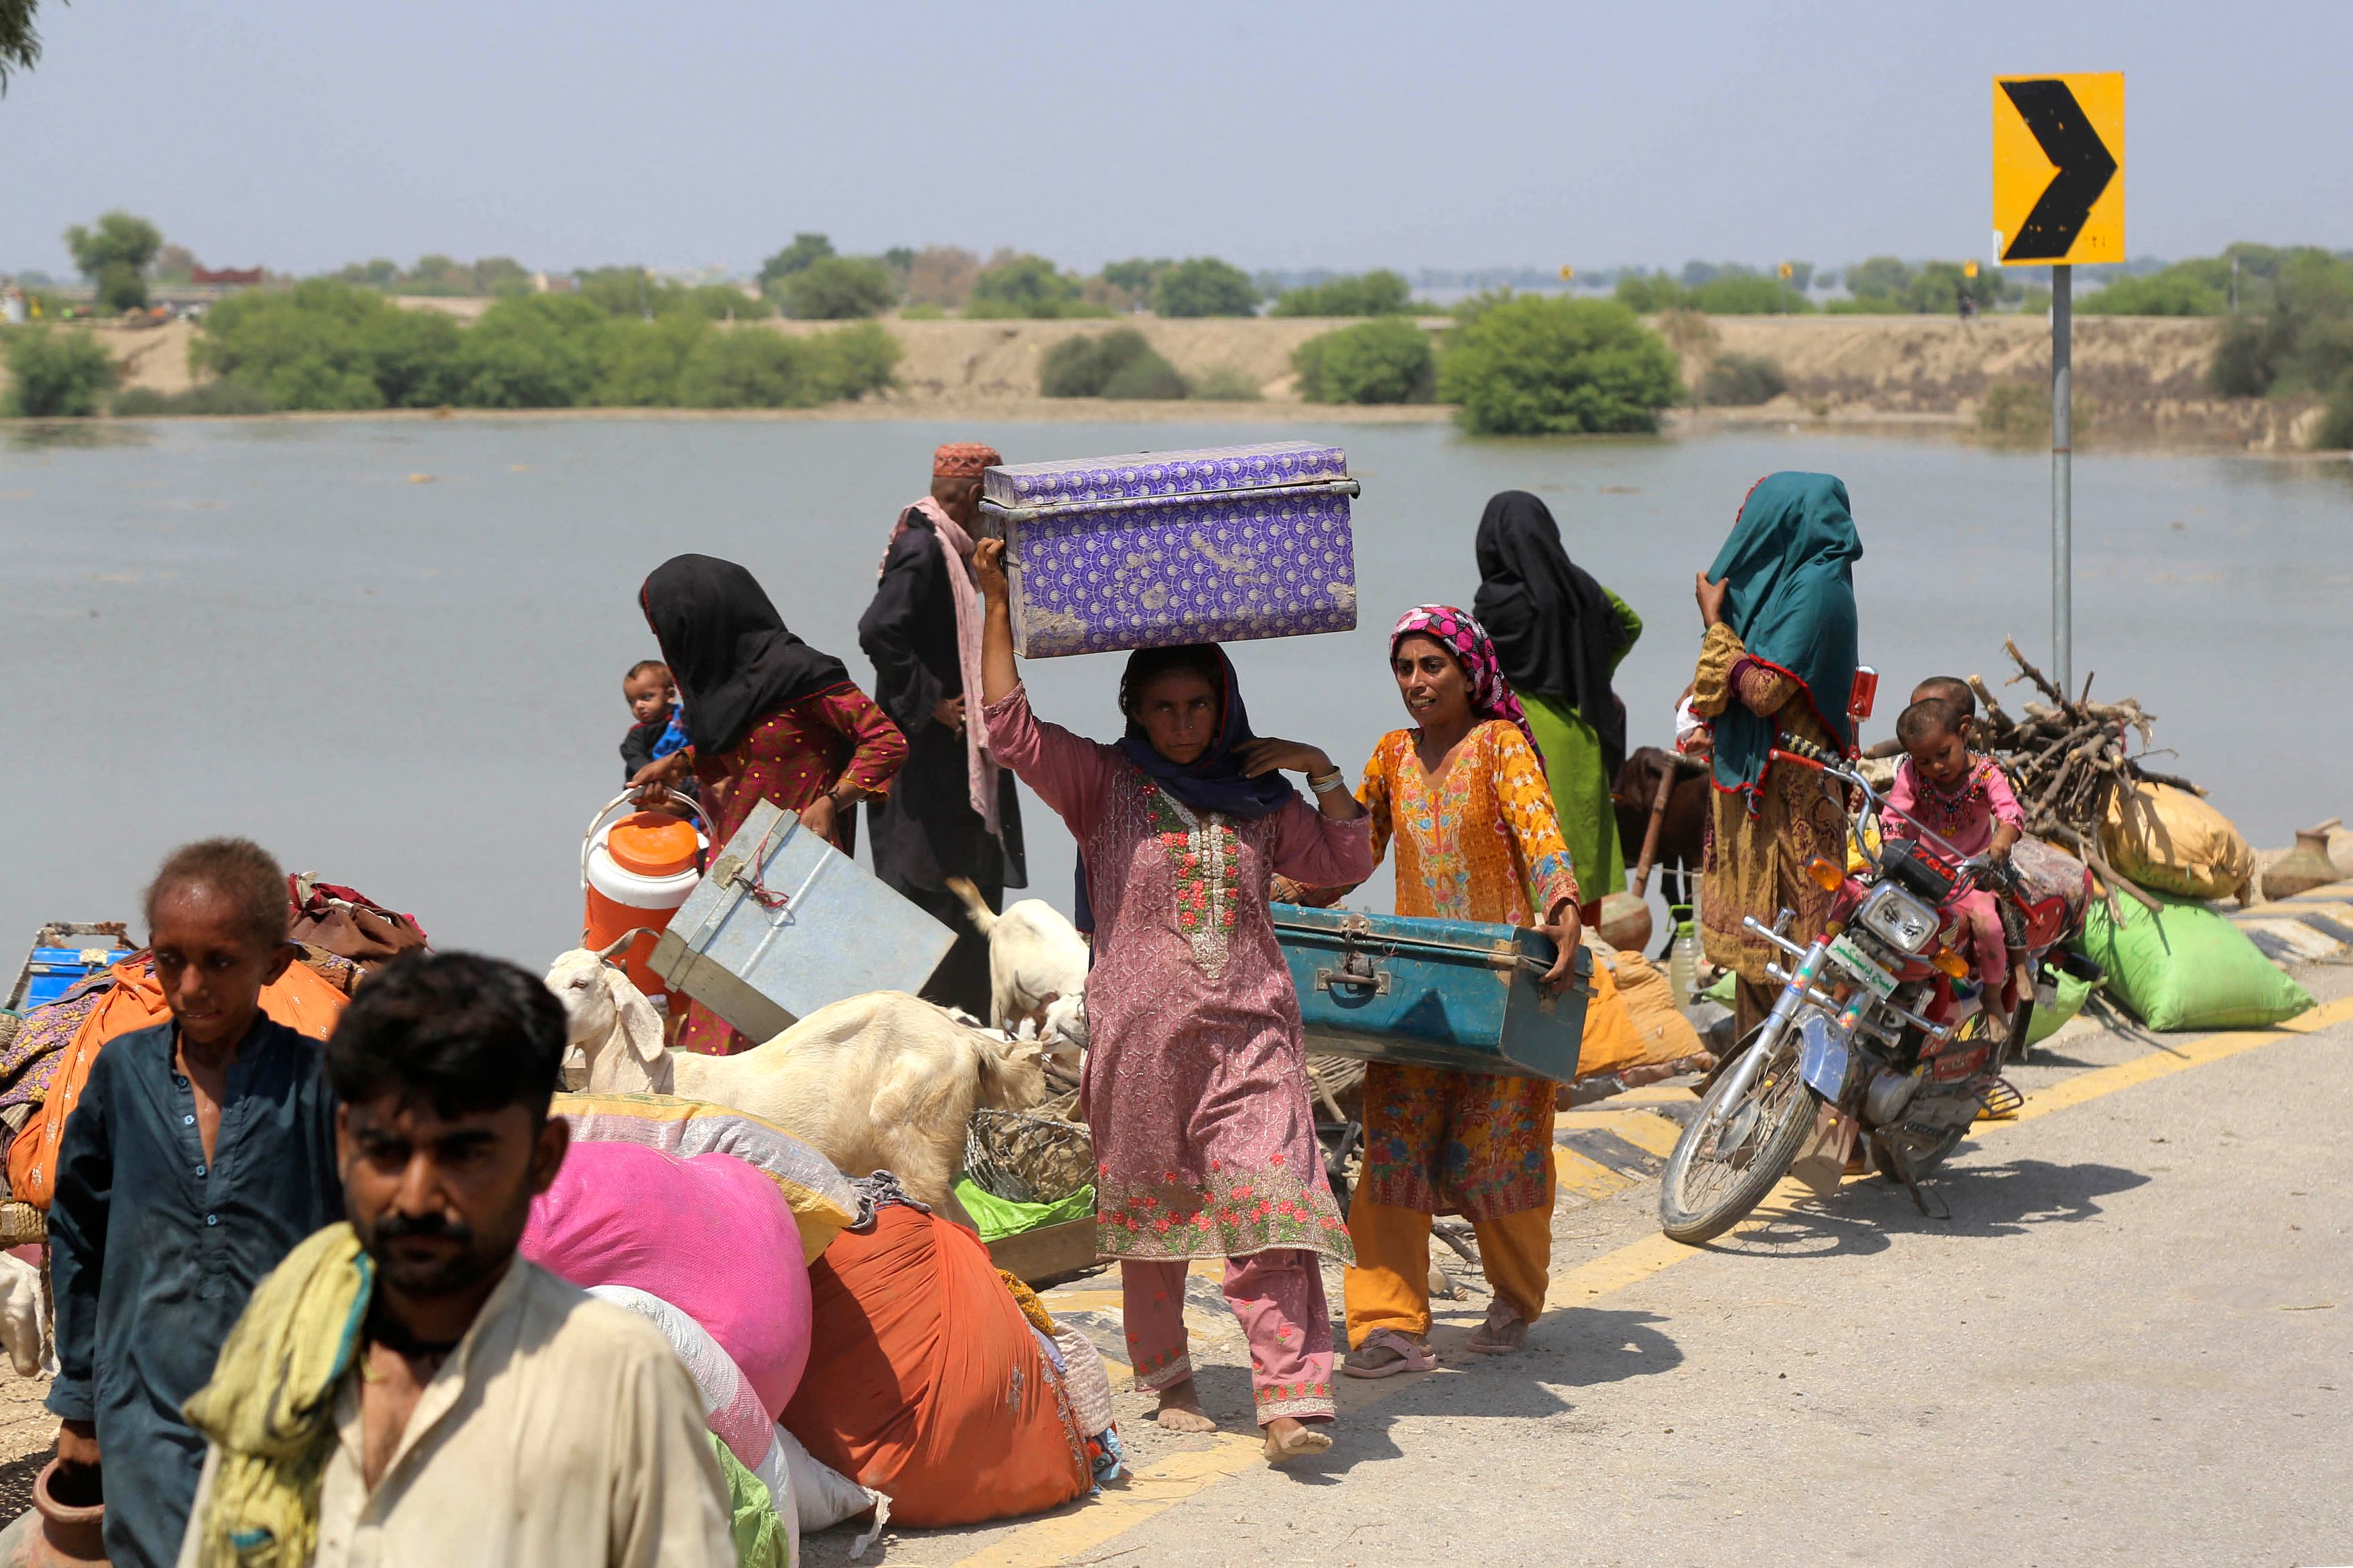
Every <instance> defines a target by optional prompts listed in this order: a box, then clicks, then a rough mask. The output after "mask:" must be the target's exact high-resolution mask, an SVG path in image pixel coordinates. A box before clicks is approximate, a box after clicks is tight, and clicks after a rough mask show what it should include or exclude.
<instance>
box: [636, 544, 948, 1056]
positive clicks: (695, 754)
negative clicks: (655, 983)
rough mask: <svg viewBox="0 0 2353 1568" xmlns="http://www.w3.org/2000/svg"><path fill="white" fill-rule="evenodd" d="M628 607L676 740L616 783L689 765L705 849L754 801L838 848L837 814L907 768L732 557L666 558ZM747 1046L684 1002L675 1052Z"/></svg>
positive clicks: (887, 728)
mask: <svg viewBox="0 0 2353 1568" xmlns="http://www.w3.org/2000/svg"><path fill="white" fill-rule="evenodd" d="M638 604H639V605H640V606H641V607H643V609H644V610H645V613H646V622H647V624H648V625H649V626H652V627H653V631H654V637H655V640H656V641H658V642H659V643H660V644H661V650H662V658H663V660H664V661H665V662H666V663H668V664H669V666H670V678H671V679H673V680H675V681H676V682H677V683H678V693H679V700H680V704H681V708H682V709H683V710H684V712H683V716H684V718H685V720H686V732H687V735H688V737H689V742H688V744H687V747H686V749H685V750H683V751H680V752H671V753H670V755H669V756H667V757H664V758H662V759H661V760H660V761H659V762H657V763H651V764H650V765H649V766H647V767H646V768H643V769H641V770H640V771H639V772H638V775H637V777H636V778H634V779H632V780H631V781H630V782H631V783H632V784H652V785H660V784H670V783H673V782H675V781H676V780H678V779H680V778H682V777H683V776H684V775H685V773H686V772H687V770H688V769H690V768H691V769H692V770H693V773H694V777H695V779H696V780H697V782H698V783H700V784H702V801H703V804H704V806H705V807H706V809H708V810H709V811H710V813H711V833H712V846H713V847H717V846H719V845H723V844H724V843H726V842H727V841H728V840H729V839H730V838H733V837H734V836H735V830H736V829H737V828H739V827H741V826H744V819H745V818H747V817H749V816H751V815H752V808H753V806H754V805H757V804H758V803H760V802H761V801H764V800H765V801H766V802H768V803H769V804H770V805H774V806H776V808H777V809H778V810H781V811H789V812H793V813H795V814H796V815H797V816H799V817H800V820H801V825H802V826H805V827H807V828H809V829H810V830H812V831H813V832H816V833H819V834H822V835H824V836H825V837H827V838H829V839H831V840H832V841H833V842H834V843H835V844H837V845H839V846H840V847H842V848H843V849H844V850H845V851H847V850H848V849H849V847H850V834H849V830H850V826H851V824H852V821H853V820H854V819H853V818H852V817H851V816H850V811H851V808H852V807H853V806H855V805H856V804H857V803H858V802H859V801H861V800H867V799H871V798H873V797H875V796H878V795H881V794H882V792H883V790H884V789H885V788H886V787H887V786H888V785H889V784H890V782H891V778H892V774H894V773H897V772H898V771H899V764H900V763H903V762H905V761H906V760H907V740H906V737H905V736H903V735H902V734H901V733H900V732H899V727H898V726H897V725H896V724H893V723H892V722H891V720H890V717H889V716H888V715H887V714H885V713H884V712H883V711H882V710H881V709H880V708H878V707H876V706H875V705H874V700H873V699H872V698H871V697H869V696H867V695H866V693H865V692H863V691H860V689H858V687H857V686H856V684H855V683H853V682H852V681H851V680H850V679H849V670H847V669H845V668H843V667H842V663H841V661H840V660H839V659H838V658H834V657H833V656H832V655H831V654H829V653H819V652H818V650H817V649H815V648H813V647H809V646H808V644H807V643H805V642H803V641H801V639H800V638H798V637H795V636H794V635H793V634H792V633H791V631H789V630H788V629H786V626H785V622H784V617H782V616H779V615H777V614H776V605H773V604H771V603H769V602H768V595H766V594H765V593H764V592H762V591H761V588H760V584H759V583H758V582H757V581H755V580H754V578H753V576H752V574H751V573H749V572H746V571H745V570H744V568H743V567H741V566H738V565H736V564H735V563H733V562H732V561H720V560H716V559H714V558H713V557H712V556H708V555H674V556H672V557H671V558H670V560H668V561H665V562H663V563H661V564H660V565H659V566H658V567H656V568H655V569H654V574H653V575H652V576H650V577H648V578H647V579H646V584H645V587H644V588H643V589H641V590H639V592H638ZM755 1043H756V1042H754V1041H752V1040H747V1039H745V1038H744V1037H743V1036H741V1035H738V1034H736V1033H735V1031H734V1030H733V1029H732V1028H730V1027H728V1026H727V1024H726V1023H725V1022H724V1021H723V1020H722V1019H721V1018H720V1017H719V1016H717V1015H716V1014H714V1013H712V1012H711V1011H710V1010H709V1009H707V1008H705V1007H704V1006H703V1005H702V1004H701V1003H699V1002H696V1003H689V1004H688V1005H687V1017H686V1026H685V1027H684V1028H683V1029H682V1030H681V1031H680V1034H679V1044H681V1046H684V1047H687V1048H688V1049H690V1050H699V1051H706V1052H709V1053H711V1054H712V1055H717V1056H725V1055H729V1054H731V1053H733V1052H735V1051H740V1050H745V1049H748V1048H750V1047H751V1046H753V1045H754V1044H755Z"/></svg>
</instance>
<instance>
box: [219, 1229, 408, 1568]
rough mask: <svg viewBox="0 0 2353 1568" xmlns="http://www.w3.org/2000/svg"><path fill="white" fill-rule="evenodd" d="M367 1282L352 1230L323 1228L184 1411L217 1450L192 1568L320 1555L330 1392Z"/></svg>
mask: <svg viewBox="0 0 2353 1568" xmlns="http://www.w3.org/2000/svg"><path fill="white" fill-rule="evenodd" d="M374 1287H375V1264H374V1263H373V1262H372V1261H370V1259H369V1258H368V1256H367V1254H366V1253H365V1252H364V1251H363V1250H362V1249H361V1247H360V1242H359V1237H357V1236H356V1235H355V1234H353V1230H352V1227H351V1226H348V1225H331V1226H328V1227H327V1228H326V1229H324V1230H322V1231H320V1232H319V1233H318V1234H317V1235H315V1236H313V1237H311V1238H310V1239H308V1240H306V1241H304V1242H303V1243H302V1244H301V1246H300V1247H296V1248H295V1249H294V1250H293V1251H292V1252H290V1253H289V1254H287V1256H286V1261H284V1262H283V1263H280V1265H279V1266H278V1267H277V1268H273V1269H271V1270H270V1271H269V1275H268V1276H267V1277H266V1278H264V1279H263V1280H262V1281H261V1283H260V1284H259V1285H258V1286H256V1287H255V1288H254V1292H253V1300H251V1301H249V1302H248V1303H247V1305H246V1309H245V1311H244V1313H243V1314H242V1315H240V1316H239V1317H238V1319H237V1326H236V1327H235V1328H233V1329H231V1330H230V1331H229V1335H228V1342H227V1343H226V1344H224V1345H223V1346H222V1347H221V1353H220V1360H219V1361H218V1363H216V1364H215V1366H214V1368H213V1380H212V1381H211V1382H210V1383H208V1384H205V1386H204V1387H202V1388H200V1389H198V1390H197V1391H196V1393H195V1396H194V1397H192V1398H191V1399H189V1401H188V1403H187V1405H186V1406H185V1410H184V1414H185V1415H186V1416H187V1418H188V1420H189V1422H190V1424H191V1425H193V1426H195V1428H196V1430H198V1431H199V1432H202V1433H203V1434H204V1435H205V1436H206V1437H209V1438H210V1439H212V1441H213V1442H214V1443H216V1444H217V1445H218V1446H219V1447H220V1461H219V1464H218V1466H217V1467H216V1469H215V1471H214V1473H213V1490H212V1500H211V1502H210V1504H209V1506H208V1507H207V1508H206V1510H205V1514H204V1517H203V1519H202V1520H201V1521H198V1531H199V1534H198V1544H197V1550H196V1559H195V1560H196V1563H197V1564H198V1568H239V1565H240V1564H266V1565H269V1568H296V1565H298V1564H301V1563H308V1562H310V1561H311V1556H312V1554H313V1553H314V1552H316V1551H317V1550H318V1544H319V1488H320V1483H321V1481H322V1479H324V1477H325V1475H326V1469H327V1461H328V1459H329V1458H332V1456H333V1454H334V1451H335V1421H334V1403H335V1387H336V1384H339V1383H341V1382H342V1380H343V1373H345V1372H347V1371H348V1370H350V1367H351V1364H352V1358H353V1356H354V1355H356V1354H357V1353H358V1351H359V1344H360V1331H361V1326H362V1325H363V1324H364V1322H365V1321H366V1320H367V1310H368V1298H369V1296H370V1294H371V1293H372V1291H373V1289H374Z"/></svg>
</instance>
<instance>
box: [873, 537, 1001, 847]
mask: <svg viewBox="0 0 2353 1568" xmlns="http://www.w3.org/2000/svg"><path fill="white" fill-rule="evenodd" d="M909 510H913V511H920V512H922V513H923V515H924V516H925V517H926V518H929V519H930V520H931V524H932V528H933V530H934V531H935V532H936V533H938V535H939V538H940V555H941V558H942V559H943V560H944V561H945V562H946V563H947V568H948V592H949V594H950V595H952V596H953V597H954V599H955V619H956V668H958V669H960V670H962V671H963V672H964V753H965V780H966V782H967V783H968V784H970V785H971V788H972V808H973V810H975V811H976V812H978V813H980V820H981V823H982V825H983V826H986V827H987V829H988V830H989V831H990V832H991V833H996V832H998V831H999V828H998V825H997V768H998V763H997V758H996V757H995V756H994V755H992V754H991V753H990V752H989V749H988V741H987V733H988V725H987V721H985V720H983V719H982V717H981V713H980V710H981V685H980V627H981V609H980V595H979V594H978V593H976V592H975V591H974V588H973V585H972V572H971V569H970V568H969V567H968V566H967V565H966V564H965V563H966V562H968V561H970V560H971V559H972V551H973V537H972V535H971V534H969V533H966V532H965V531H964V530H963V528H962V527H960V526H959V525H958V524H957V522H956V521H955V519H954V518H952V517H950V516H949V515H948V514H947V512H946V510H944V508H942V507H941V505H940V503H939V502H937V501H935V500H933V499H932V498H931V497H929V496H925V497H924V498H923V500H919V501H917V502H916V503H915V504H914V506H913V507H912V508H910V509H909ZM907 526H908V523H907V521H906V516H905V514H904V513H902V514H901V515H900V521H899V525H898V527H897V528H893V529H892V531H891V539H892V542H893V543H895V542H897V541H898V538H899V533H900V530H902V529H904V528H906V527H907ZM888 553H889V550H888V547H887V546H886V547H885V550H884V554H885V556H886V557H887V556H888Z"/></svg>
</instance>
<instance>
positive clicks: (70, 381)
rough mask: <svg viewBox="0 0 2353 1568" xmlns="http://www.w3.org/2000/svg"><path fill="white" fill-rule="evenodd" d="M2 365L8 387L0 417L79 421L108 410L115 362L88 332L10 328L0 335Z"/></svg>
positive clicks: (2, 395) (0, 398)
mask: <svg viewBox="0 0 2353 1568" xmlns="http://www.w3.org/2000/svg"><path fill="white" fill-rule="evenodd" d="M0 362H5V363H6V364H7V366H8V386H7V389H6V391H5V392H0V416H7V417H9V418H15V419H83V418H87V417H89V416H90V415H93V414H96V413H97V412H99V410H100V409H101V408H103V407H104V406H105V405H106V395H107V394H108V393H110V392H112V391H113V390H114V384H115V380H116V375H115V369H114V362H113V361H112V360H111V359H109V358H107V357H106V348H105V345H104V344H102V343H100V342H99V341H98V340H97V339H96V338H93V337H91V336H90V334H89V333H88V332H84V331H69V330H67V329H65V328H60V327H49V326H38V327H11V328H8V329H6V330H5V331H0Z"/></svg>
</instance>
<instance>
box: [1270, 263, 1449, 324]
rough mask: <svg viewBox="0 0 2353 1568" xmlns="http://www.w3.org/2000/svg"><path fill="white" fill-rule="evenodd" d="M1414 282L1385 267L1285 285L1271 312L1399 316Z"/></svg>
mask: <svg viewBox="0 0 2353 1568" xmlns="http://www.w3.org/2000/svg"><path fill="white" fill-rule="evenodd" d="M1412 293H1413V286H1412V285H1411V284H1409V283H1408V282H1407V281H1406V280H1405V279H1404V278H1403V276H1401V275H1400V274H1398V273H1395V272H1391V271H1389V270H1388V268H1378V269H1376V270H1374V271H1371V272H1366V273H1365V274H1363V275H1361V276H1359V277H1354V278H1335V279H1330V280H1329V281H1327V282H1324V283H1314V284H1310V285H1308V286H1307V287H1305V288H1303V289H1284V290H1283V291H1282V297H1281V298H1280V299H1278V300H1275V302H1274V308H1273V309H1272V310H1269V311H1268V312H1267V314H1269V315H1271V316H1401V315H1404V314H1405V313H1406V312H1408V311H1409V310H1412V309H1413V300H1412Z"/></svg>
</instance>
